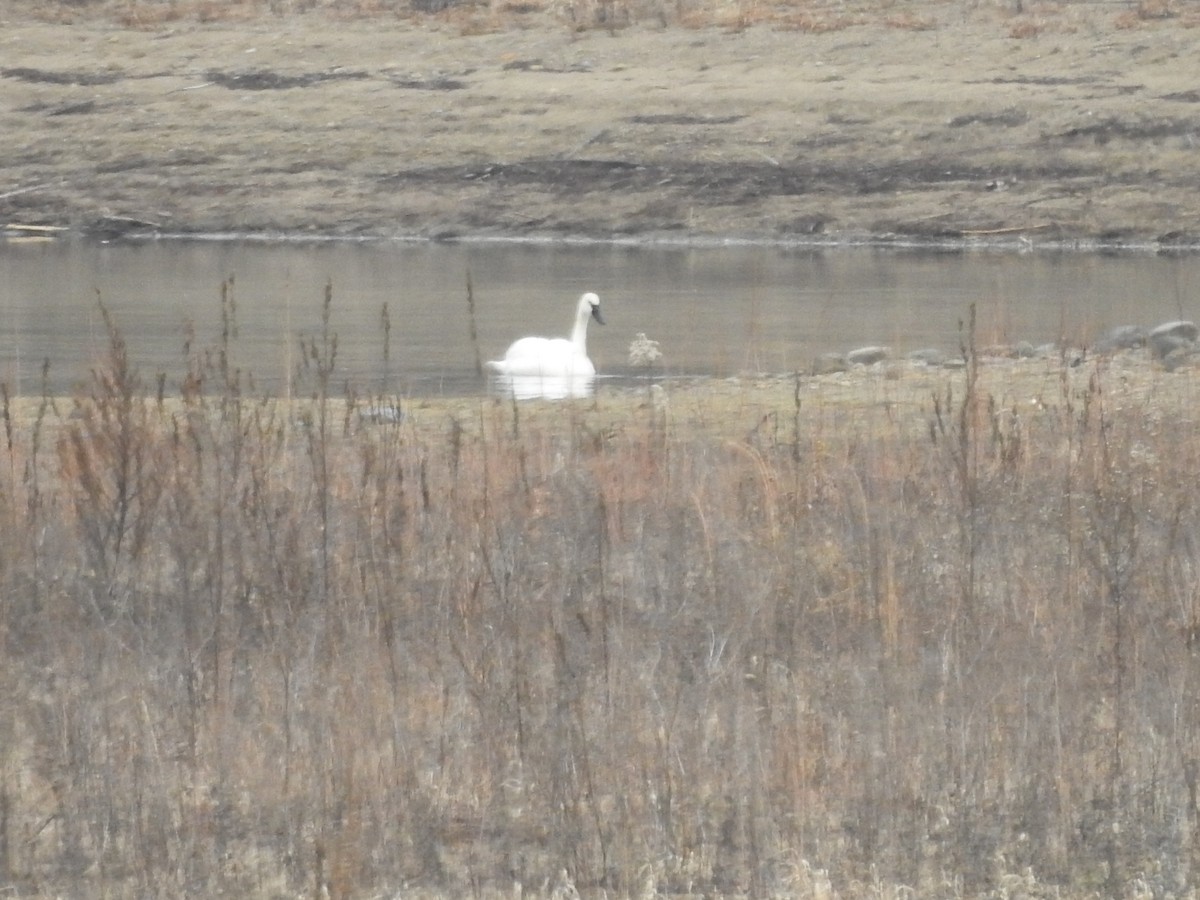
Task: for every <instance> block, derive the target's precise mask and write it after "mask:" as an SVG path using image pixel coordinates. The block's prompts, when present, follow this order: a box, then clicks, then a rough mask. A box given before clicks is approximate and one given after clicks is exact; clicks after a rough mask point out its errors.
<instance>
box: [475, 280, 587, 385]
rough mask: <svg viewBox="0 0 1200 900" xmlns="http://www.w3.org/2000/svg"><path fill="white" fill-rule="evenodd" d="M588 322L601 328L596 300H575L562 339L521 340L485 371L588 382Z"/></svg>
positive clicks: (585, 298) (489, 364)
mask: <svg viewBox="0 0 1200 900" xmlns="http://www.w3.org/2000/svg"><path fill="white" fill-rule="evenodd" d="M589 318H592V319H595V320H596V321H597V322H599V323H600V324H601V325H603V324H604V316H602V315H600V298H599V297H597V296H596V295H595V294H592V293H587V294H584V295H583V296H582V297H580V298H579V306H578V307H577V308H576V310H575V327H574V328H573V329H572V330H571V338H570V340H568V339H566V338H542V337H525V338H521V339H520V340H519V341H516V342H515V343H514V344H513V345H512V346H511V347H509V348H508V352H506V353H505V354H504V359H494V360H490V361H489V362H488V363H487V367H488V368H489V369H491V370H492V371H493V372H496V373H498V374H500V375H507V376H511V377H518V378H520V377H533V378H572V379H573V378H590V377H592V376H594V375H595V374H596V367H595V366H594V365H592V361H591V360H590V359H588V355H587V326H588V319H589Z"/></svg>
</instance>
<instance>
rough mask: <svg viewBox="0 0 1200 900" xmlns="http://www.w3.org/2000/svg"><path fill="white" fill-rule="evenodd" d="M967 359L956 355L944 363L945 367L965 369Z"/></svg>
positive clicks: (943, 366)
mask: <svg viewBox="0 0 1200 900" xmlns="http://www.w3.org/2000/svg"><path fill="white" fill-rule="evenodd" d="M966 367H967V361H966V360H965V359H963V358H962V357H961V356H956V357H955V358H954V359H948V360H946V361H945V362H943V363H942V368H943V369H965V368H966Z"/></svg>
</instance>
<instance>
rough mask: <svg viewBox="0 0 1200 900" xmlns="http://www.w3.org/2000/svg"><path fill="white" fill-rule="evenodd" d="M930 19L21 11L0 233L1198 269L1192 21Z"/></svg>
mask: <svg viewBox="0 0 1200 900" xmlns="http://www.w3.org/2000/svg"><path fill="white" fill-rule="evenodd" d="M910 6H912V9H911V10H907V6H906V10H907V12H906V18H903V19H897V18H896V17H895V16H892V18H890V19H886V20H885V19H882V18H881V17H880V16H879V15H878V14H877V15H875V16H874V17H871V16H867V15H862V16H858V17H856V18H850V19H847V20H846V22H845V23H844V27H837V28H831V29H829V30H823V31H813V30H805V29H803V28H801V27H799V26H798V25H797V24H796V23H795V22H792V23H790V24H789V23H787V22H781V21H774V22H770V21H768V22H764V23H763V24H754V25H751V26H749V27H744V28H732V29H731V28H729V27H720V26H719V25H717V24H711V25H708V26H706V27H701V28H688V27H683V26H681V25H678V24H668V25H666V26H665V27H664V26H663V25H662V24H661V23H659V22H655V21H652V20H646V21H629V22H625V23H622V27H620V28H613V29H611V30H599V29H590V30H584V31H578V30H574V29H573V28H572V27H569V25H568V23H566V22H565V21H564V20H563V18H562V16H561V15H558V14H557V13H556V12H555V11H553V10H535V11H533V12H531V13H530V14H528V15H525V16H520V15H514V16H511V17H509V19H507V20H506V21H504V22H503V23H493V25H492V26H491V27H489V28H478V27H467V25H465V24H464V21H463V20H461V19H451V18H448V17H446V16H441V17H439V16H425V17H404V18H401V17H395V16H389V17H382V16H380V17H378V18H374V19H362V18H359V19H353V20H344V19H335V18H332V17H331V16H330V15H329V14H328V13H326V12H312V13H308V14H291V15H287V16H281V17H255V18H253V19H251V20H250V21H245V22H217V23H201V22H196V21H172V22H164V23H160V24H157V25H153V26H143V27H132V26H131V25H129V24H127V23H126V24H123V23H120V22H117V21H113V20H110V19H104V18H101V17H96V16H92V17H89V18H75V19H73V20H70V21H65V22H53V23H47V22H42V21H35V20H31V19H28V18H26V17H24V16H23V15H22V14H21V13H19V12H18V11H16V10H14V9H13V8H12V7H11V6H8V7H0V11H2V12H3V15H4V30H3V33H2V35H0V98H2V99H0V127H2V128H3V130H4V133H5V136H6V138H5V141H4V142H3V144H2V145H0V166H2V167H3V171H4V180H3V182H2V183H0V223H12V224H18V225H41V226H64V227H67V228H70V229H72V230H75V231H80V232H86V233H91V234H95V235H98V236H106V237H111V236H116V235H120V234H127V233H152V234H153V233H172V234H205V233H218V232H220V233H227V232H238V233H249V234H291V235H330V236H378V237H418V238H430V237H433V238H447V237H462V236H483V237H489V236H490V237H498V236H504V237H547V236H548V237H559V238H561V237H586V238H600V239H605V238H613V237H624V238H634V239H651V238H671V239H680V240H695V239H724V238H747V239H769V240H803V241H807V240H818V241H835V242H837V241H857V240H917V241H943V240H946V241H961V240H966V241H993V242H994V241H1006V242H1011V243H1014V244H1017V245H1021V246H1030V245H1032V246H1036V245H1039V244H1041V245H1051V244H1074V243H1081V242H1082V243H1087V244H1091V243H1101V244H1108V245H1114V244H1115V245H1122V244H1137V245H1150V246H1155V247H1164V246H1165V247H1185V248H1194V247H1196V246H1200V192H1197V191H1196V190H1195V185H1196V184H1197V183H1200V93H1198V92H1197V91H1196V87H1195V82H1194V77H1193V72H1194V68H1193V67H1192V66H1191V65H1189V64H1186V59H1187V58H1188V54H1189V53H1190V52H1191V51H1192V50H1193V49H1194V45H1195V39H1196V36H1197V34H1200V32H1198V31H1197V30H1196V28H1195V27H1192V26H1193V25H1194V24H1195V23H1194V22H1192V21H1190V20H1188V19H1185V18H1182V17H1180V16H1173V15H1166V16H1164V17H1162V18H1157V17H1155V18H1146V19H1142V18H1138V17H1136V16H1134V17H1128V16H1126V17H1125V18H1123V19H1122V18H1119V17H1118V16H1117V15H1116V14H1115V13H1114V8H1113V7H1112V6H1111V5H1107V4H1105V5H1099V4H1075V5H1064V6H1062V7H1055V8H1050V9H1049V11H1042V12H1041V13H1039V14H1037V15H1036V16H1035V15H1025V16H1013V15H1011V14H1009V13H1007V12H1005V11H1004V10H1001V9H999V8H996V7H992V6H988V5H978V6H975V7H973V8H972V9H971V10H969V11H964V9H963V8H961V7H960V6H957V5H955V6H949V5H946V4H942V3H917V4H910ZM67 18H68V19H70V18H71V17H67ZM477 31H481V32H482V33H476V32H477ZM64 48H66V49H67V50H68V51H69V52H64Z"/></svg>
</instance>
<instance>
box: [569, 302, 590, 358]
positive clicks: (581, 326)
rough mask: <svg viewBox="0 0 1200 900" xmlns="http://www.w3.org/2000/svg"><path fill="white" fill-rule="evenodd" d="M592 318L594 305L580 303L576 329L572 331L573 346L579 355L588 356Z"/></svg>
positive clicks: (576, 316) (577, 311)
mask: <svg viewBox="0 0 1200 900" xmlns="http://www.w3.org/2000/svg"><path fill="white" fill-rule="evenodd" d="M591 317H592V305H591V304H590V303H580V304H579V309H578V310H576V311H575V328H574V329H573V330H572V331H571V344H572V345H573V346H574V347H575V351H576V352H577V353H580V354H582V355H583V356H587V326H588V319H590V318H591Z"/></svg>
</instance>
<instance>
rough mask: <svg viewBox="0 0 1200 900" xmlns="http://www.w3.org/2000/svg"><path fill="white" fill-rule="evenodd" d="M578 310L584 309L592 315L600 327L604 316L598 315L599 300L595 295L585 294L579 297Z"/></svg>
mask: <svg viewBox="0 0 1200 900" xmlns="http://www.w3.org/2000/svg"><path fill="white" fill-rule="evenodd" d="M579 308H580V309H584V308H586V309H587V310H588V311H589V312H590V313H591V314H592V318H593V319H595V320H596V321H597V322H599V323H600V324H601V325H603V324H604V316H602V315H600V298H599V297H597V296H596V295H595V294H592V293H587V294H584V295H583V296H582V297H580V298H579Z"/></svg>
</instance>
